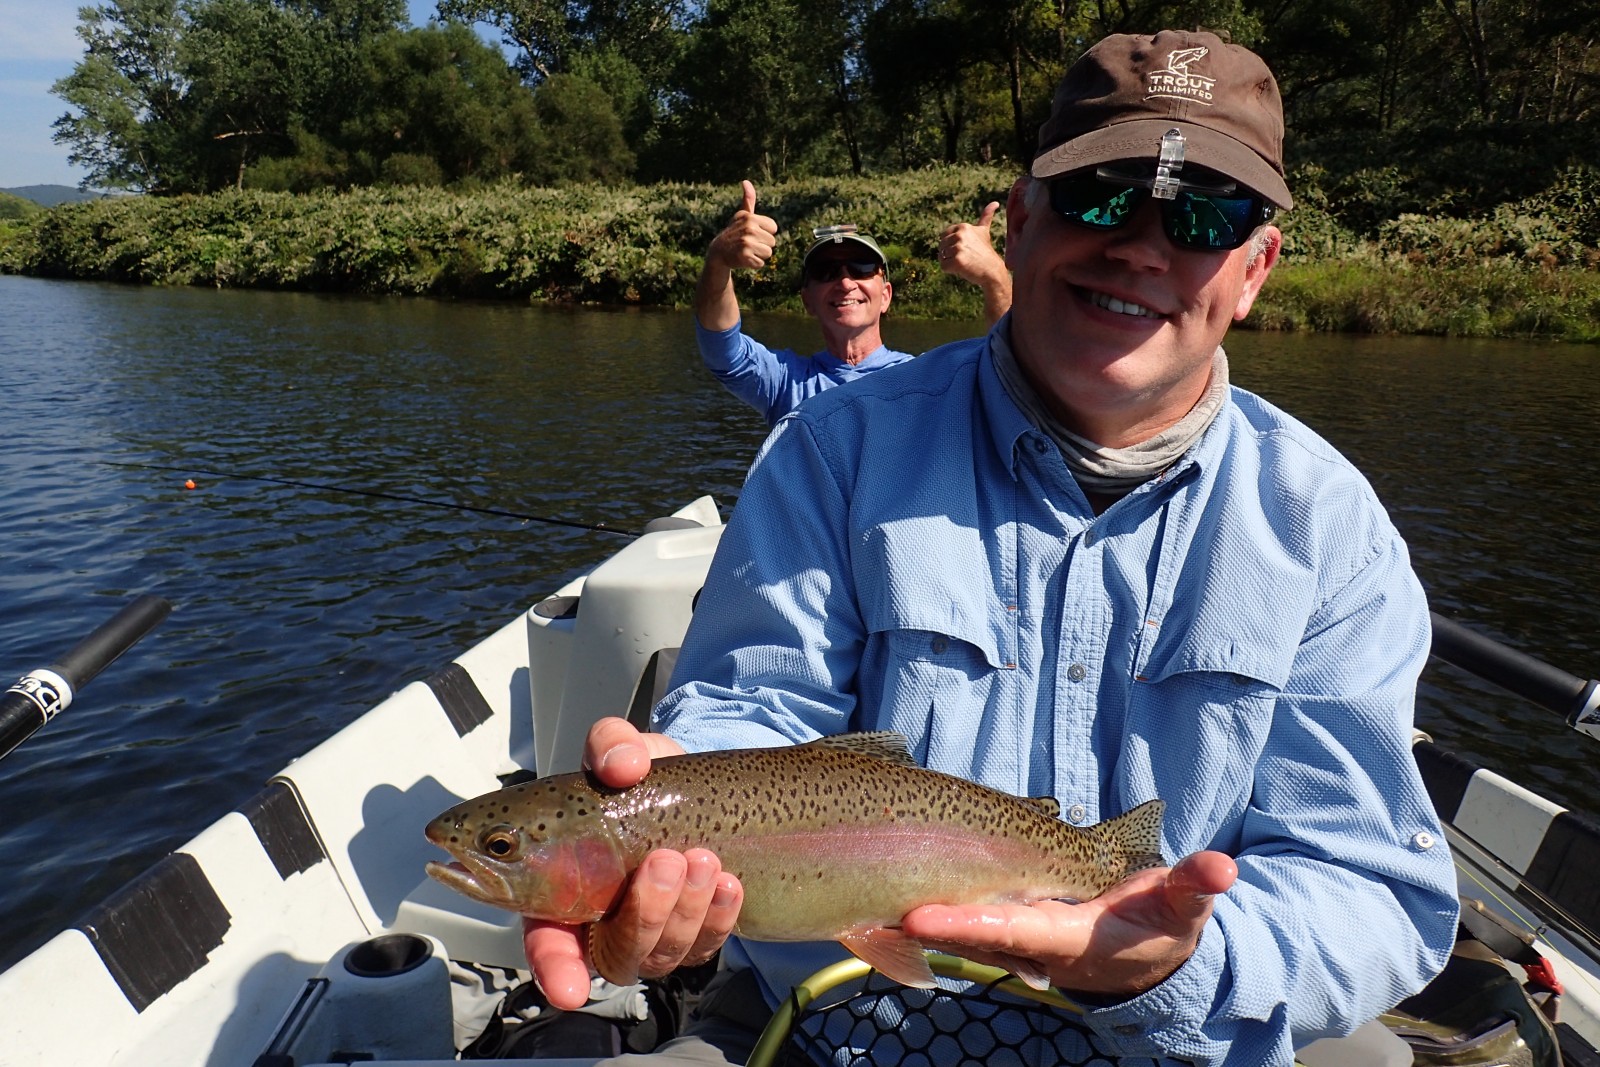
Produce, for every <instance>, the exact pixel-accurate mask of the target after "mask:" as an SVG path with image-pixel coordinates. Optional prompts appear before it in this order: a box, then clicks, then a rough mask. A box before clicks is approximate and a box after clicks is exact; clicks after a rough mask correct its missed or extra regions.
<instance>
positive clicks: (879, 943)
mask: <svg viewBox="0 0 1600 1067" xmlns="http://www.w3.org/2000/svg"><path fill="white" fill-rule="evenodd" d="M839 943H840V944H841V945H843V946H844V947H845V948H847V949H849V950H850V951H851V952H853V953H855V955H856V958H857V959H859V960H861V961H862V962H863V963H865V964H867V965H868V966H870V967H872V968H873V969H874V970H876V971H878V972H879V973H880V974H882V975H883V976H884V977H885V978H888V979H890V980H892V981H896V982H899V983H900V984H901V985H905V986H911V987H912V988H914V989H932V988H933V987H934V984H935V983H934V980H933V971H932V970H931V969H930V968H929V967H928V957H927V956H925V955H924V954H923V948H922V942H920V941H917V940H915V939H914V938H910V937H907V936H906V935H904V934H902V933H900V932H899V931H898V930H885V929H883V928H882V927H879V928H876V929H872V930H864V931H862V932H860V933H852V934H846V935H845V936H844V937H841V938H840V939H839Z"/></svg>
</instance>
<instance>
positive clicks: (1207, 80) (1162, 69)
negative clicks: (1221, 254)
mask: <svg viewBox="0 0 1600 1067" xmlns="http://www.w3.org/2000/svg"><path fill="white" fill-rule="evenodd" d="M1172 129H1176V130H1178V131H1179V132H1180V133H1182V134H1183V136H1184V141H1185V161H1186V162H1188V163H1194V164H1198V165H1199V166H1202V167H1209V168H1211V169H1212V170H1215V171H1218V172H1220V173H1222V174H1226V175H1227V176H1228V177H1230V178H1232V179H1233V180H1234V181H1236V182H1239V183H1240V184H1242V185H1246V186H1249V187H1250V188H1251V189H1253V190H1255V191H1256V192H1258V193H1260V194H1261V195H1262V196H1264V197H1266V198H1267V199H1268V200H1270V201H1272V202H1273V203H1274V204H1276V205H1277V206H1278V207H1280V208H1284V209H1287V208H1290V207H1293V206H1294V199H1293V198H1292V197H1291V196H1290V195H1289V187H1288V185H1286V184H1285V183H1284V180H1283V101H1282V99H1281V98H1280V97H1279V96H1278V82H1277V80H1276V79H1275V78H1273V76H1272V71H1270V70H1268V69H1267V65H1266V63H1264V62H1263V61H1262V59H1261V57H1260V56H1258V55H1256V54H1255V53H1254V52H1252V51H1250V50H1249V49H1248V48H1243V47H1241V46H1239V45H1235V44H1227V43H1225V42H1223V40H1222V39H1221V38H1220V37H1218V36H1216V35H1215V34H1211V33H1190V32H1187V31H1183V30H1162V31H1161V32H1160V33H1158V34H1156V35H1155V36H1153V37H1147V36H1135V35H1133V34H1113V35H1112V36H1110V37H1107V38H1106V39H1105V40H1103V41H1101V42H1100V43H1099V44H1097V45H1095V46H1094V47H1093V48H1091V49H1089V50H1088V51H1087V52H1085V53H1084V54H1083V56H1082V57H1081V58H1079V60H1078V61H1077V62H1076V63H1074V64H1073V65H1072V66H1071V68H1069V69H1068V71H1067V74H1066V77H1064V78H1062V80H1061V85H1060V86H1059V87H1058V88H1057V89H1056V95H1055V100H1054V101H1053V102H1052V103H1051V106H1050V117H1049V119H1047V120H1046V121H1045V124H1044V125H1043V126H1041V127H1039V145H1038V149H1037V151H1036V152H1035V154H1034V159H1033V169H1032V173H1033V176H1034V177H1035V178H1048V177H1051V176H1053V175H1056V174H1064V173H1066V172H1068V171H1074V170H1079V169H1081V168H1083V167H1093V166H1098V165H1100V164H1102V163H1112V162H1115V161H1117V160H1122V159H1155V158H1156V157H1157V156H1159V155H1160V152H1161V137H1162V135H1163V134H1165V133H1166V132H1167V131H1168V130H1172Z"/></svg>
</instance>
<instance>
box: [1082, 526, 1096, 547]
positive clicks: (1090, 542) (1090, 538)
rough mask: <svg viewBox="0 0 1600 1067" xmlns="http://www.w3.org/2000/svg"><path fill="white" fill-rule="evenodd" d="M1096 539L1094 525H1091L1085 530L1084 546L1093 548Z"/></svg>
mask: <svg viewBox="0 0 1600 1067" xmlns="http://www.w3.org/2000/svg"><path fill="white" fill-rule="evenodd" d="M1094 540H1095V539H1094V527H1093V526H1091V527H1089V528H1088V529H1087V530H1085V531H1083V547H1084V548H1093V547H1094Z"/></svg>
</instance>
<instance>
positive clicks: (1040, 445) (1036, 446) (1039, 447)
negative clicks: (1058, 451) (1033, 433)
mask: <svg viewBox="0 0 1600 1067" xmlns="http://www.w3.org/2000/svg"><path fill="white" fill-rule="evenodd" d="M1049 448H1050V446H1049V445H1047V444H1045V443H1044V442H1043V441H1042V440H1040V439H1039V438H1037V437H1035V438H1034V439H1033V450H1034V451H1035V452H1037V453H1039V455H1041V456H1042V455H1044V454H1045V452H1046V451H1047V450H1048V449H1049Z"/></svg>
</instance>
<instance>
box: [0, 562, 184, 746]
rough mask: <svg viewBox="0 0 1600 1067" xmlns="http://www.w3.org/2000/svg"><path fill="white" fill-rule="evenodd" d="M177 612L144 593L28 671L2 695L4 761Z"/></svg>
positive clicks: (0, 718)
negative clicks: (55, 657) (45, 663)
mask: <svg viewBox="0 0 1600 1067" xmlns="http://www.w3.org/2000/svg"><path fill="white" fill-rule="evenodd" d="M171 611H172V605H171V604H170V603H169V602H167V601H166V600H164V599H162V598H161V597H158V596H154V595H152V594H148V593H147V594H145V595H144V596H141V597H139V599H137V600H135V601H134V602H133V603H132V604H129V605H128V606H127V607H125V608H123V609H122V610H121V611H119V612H117V613H116V614H115V615H113V616H112V617H111V618H110V619H109V620H108V621H106V622H105V623H102V624H101V625H100V626H99V627H98V628H96V629H95V630H94V632H93V633H91V634H90V635H89V636H88V637H85V638H84V639H83V640H82V641H79V642H78V643H77V644H76V645H73V646H72V648H71V649H70V650H68V652H67V654H66V655H64V656H62V657H61V658H60V659H58V660H56V661H55V662H54V663H52V664H51V665H50V666H48V667H43V668H41V669H39V670H34V671H29V672H28V673H27V674H24V675H23V676H22V677H21V678H19V679H17V682H16V684H15V685H13V686H12V687H11V688H10V689H8V690H6V692H5V694H4V695H3V696H0V758H4V757H5V756H7V755H9V754H10V752H11V750H12V749H14V748H16V747H17V746H18V745H20V744H22V742H24V741H26V740H27V739H28V738H29V737H31V736H33V734H34V732H35V731H36V730H38V729H39V728H40V727H42V726H44V724H45V723H47V722H49V721H50V720H51V719H53V718H55V717H56V715H57V714H58V713H59V712H60V711H61V710H62V709H63V708H65V707H66V706H67V705H68V704H71V703H72V698H73V696H74V695H75V694H76V693H77V691H78V690H80V689H82V688H83V687H84V686H86V685H88V684H89V682H90V681H91V680H92V679H93V678H94V676H95V675H97V674H99V673H100V672H101V671H103V670H105V669H106V668H107V667H109V666H110V665H111V663H112V661H114V660H115V659H116V658H117V657H118V656H120V655H122V654H123V653H124V652H126V651H128V649H130V648H132V647H133V646H134V645H135V644H137V643H138V641H139V639H140V638H142V637H143V636H144V635H145V634H147V633H149V632H150V631H151V630H153V629H155V628H156V626H157V624H159V623H160V622H161V620H162V619H165V618H166V617H167V615H168V614H169V613H170V612H171Z"/></svg>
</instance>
